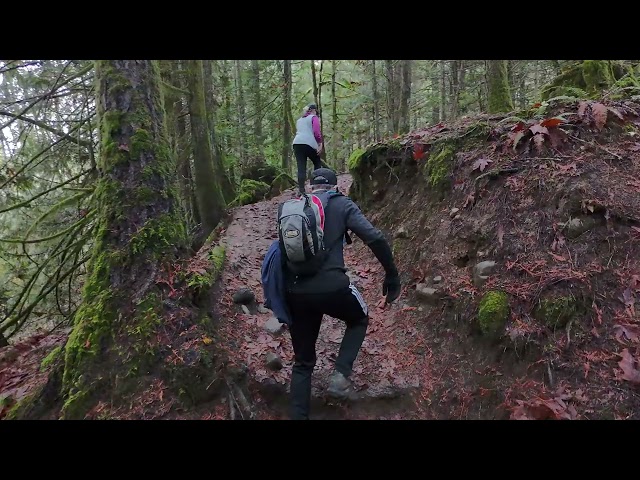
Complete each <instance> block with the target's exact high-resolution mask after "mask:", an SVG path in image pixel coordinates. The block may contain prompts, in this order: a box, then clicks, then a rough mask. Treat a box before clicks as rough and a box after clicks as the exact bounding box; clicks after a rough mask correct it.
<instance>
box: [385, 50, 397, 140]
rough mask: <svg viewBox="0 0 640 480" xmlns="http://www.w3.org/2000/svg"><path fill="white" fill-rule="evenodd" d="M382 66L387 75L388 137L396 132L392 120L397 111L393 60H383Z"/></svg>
mask: <svg viewBox="0 0 640 480" xmlns="http://www.w3.org/2000/svg"><path fill="white" fill-rule="evenodd" d="M384 65H385V70H386V74H387V130H388V132H389V135H393V134H394V133H395V132H396V128H395V122H394V118H395V112H396V110H397V108H396V95H395V88H394V86H395V75H394V71H393V60H385V61H384Z"/></svg>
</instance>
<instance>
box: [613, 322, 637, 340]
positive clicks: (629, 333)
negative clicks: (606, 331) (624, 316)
mask: <svg viewBox="0 0 640 480" xmlns="http://www.w3.org/2000/svg"><path fill="white" fill-rule="evenodd" d="M636 328H637V327H635V326H633V325H614V327H613V329H614V331H615V335H616V340H618V342H620V343H622V344H624V343H625V342H624V341H623V340H622V337H623V336H624V337H627V340H629V341H631V342H635V341H636V340H638V338H640V335H638V331H637V330H636Z"/></svg>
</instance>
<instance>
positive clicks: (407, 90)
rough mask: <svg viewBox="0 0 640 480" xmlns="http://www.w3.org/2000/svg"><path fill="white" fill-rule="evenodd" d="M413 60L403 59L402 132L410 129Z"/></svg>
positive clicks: (400, 124)
mask: <svg viewBox="0 0 640 480" xmlns="http://www.w3.org/2000/svg"><path fill="white" fill-rule="evenodd" d="M412 64H413V60H402V63H401V71H402V92H401V95H400V112H399V114H400V119H399V120H400V122H399V131H400V133H407V132H408V131H409V125H410V124H409V102H410V100H411V67H412Z"/></svg>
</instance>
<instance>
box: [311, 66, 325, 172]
mask: <svg viewBox="0 0 640 480" xmlns="http://www.w3.org/2000/svg"><path fill="white" fill-rule="evenodd" d="M320 75H321V76H322V63H320ZM311 79H312V82H313V99H314V102H315V104H316V106H317V107H318V110H317V112H318V119H319V120H320V134H321V135H322V139H323V141H324V125H323V124H324V122H323V121H322V104H321V103H320V102H321V95H322V85H321V84H320V82H319V81H318V78H317V75H316V64H315V60H311ZM320 81H322V78H320ZM324 143H325V145H323V148H322V151H321V152H320V159H321V160H322V161H323V163H324V161H325V160H326V158H327V149H326V142H324ZM325 165H326V163H325Z"/></svg>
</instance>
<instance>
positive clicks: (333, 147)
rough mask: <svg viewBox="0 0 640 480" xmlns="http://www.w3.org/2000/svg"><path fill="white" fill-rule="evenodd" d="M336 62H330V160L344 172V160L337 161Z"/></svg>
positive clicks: (338, 141)
mask: <svg viewBox="0 0 640 480" xmlns="http://www.w3.org/2000/svg"><path fill="white" fill-rule="evenodd" d="M336 73H337V72H336V61H335V60H331V136H332V137H333V138H332V142H331V152H332V153H331V158H332V159H333V163H334V164H335V165H336V168H339V169H340V170H341V171H344V170H345V159H344V156H343V157H342V160H340V161H339V160H338V155H339V154H338V151H339V150H340V148H341V143H342V142H341V137H342V135H341V133H340V132H339V131H338V98H337V97H336Z"/></svg>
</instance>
